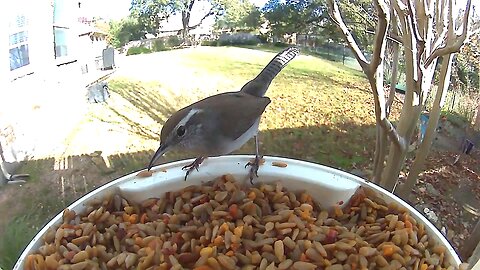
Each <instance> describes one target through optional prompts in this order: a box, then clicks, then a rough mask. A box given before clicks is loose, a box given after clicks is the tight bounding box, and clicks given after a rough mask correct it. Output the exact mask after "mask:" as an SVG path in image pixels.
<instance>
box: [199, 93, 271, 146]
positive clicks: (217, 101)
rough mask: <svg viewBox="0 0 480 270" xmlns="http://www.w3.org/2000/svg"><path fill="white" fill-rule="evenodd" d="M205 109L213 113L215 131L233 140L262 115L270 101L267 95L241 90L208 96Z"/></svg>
mask: <svg viewBox="0 0 480 270" xmlns="http://www.w3.org/2000/svg"><path fill="white" fill-rule="evenodd" d="M208 99H209V102H208V103H203V104H205V106H206V107H205V109H206V110H211V111H212V112H214V113H212V114H210V115H211V116H212V115H214V117H213V118H216V119H215V122H214V123H216V125H215V126H216V127H214V128H216V129H217V132H218V133H220V134H222V135H223V136H225V137H228V138H231V139H232V140H235V139H237V138H239V137H240V136H241V135H242V134H243V133H245V132H246V131H247V130H248V129H249V128H250V127H251V126H252V125H253V124H254V123H255V122H256V121H257V119H258V118H259V117H260V116H261V115H262V113H263V112H264V111H265V108H266V107H267V105H268V104H269V103H270V99H269V98H268V97H256V96H252V95H248V94H244V93H241V92H230V93H223V94H219V95H216V96H212V97H209V98H208Z"/></svg>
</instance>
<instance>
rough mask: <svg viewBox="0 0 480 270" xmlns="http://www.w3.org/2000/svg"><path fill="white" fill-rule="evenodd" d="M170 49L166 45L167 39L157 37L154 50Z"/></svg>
mask: <svg viewBox="0 0 480 270" xmlns="http://www.w3.org/2000/svg"><path fill="white" fill-rule="evenodd" d="M166 50H168V48H167V46H166V45H165V41H164V40H163V39H156V40H155V41H154V42H153V51H155V52H160V51H166Z"/></svg>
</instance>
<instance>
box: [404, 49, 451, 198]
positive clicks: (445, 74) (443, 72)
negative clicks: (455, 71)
mask: <svg viewBox="0 0 480 270" xmlns="http://www.w3.org/2000/svg"><path fill="white" fill-rule="evenodd" d="M452 60H453V56H452V54H448V55H445V56H443V57H442V67H441V69H440V75H439V80H440V81H439V83H438V87H437V93H436V94H435V100H434V101H433V106H432V110H431V111H430V115H429V120H428V127H427V131H426V132H425V137H424V138H423V141H422V143H421V145H420V148H419V149H418V150H417V156H416V157H415V161H414V162H413V166H412V167H411V168H410V172H409V174H408V177H407V180H406V181H405V184H403V185H402V186H401V187H400V188H399V190H398V192H397V194H398V195H399V196H400V197H403V198H405V199H406V198H407V196H408V194H410V192H411V190H412V189H413V187H414V186H415V184H416V183H417V177H418V175H419V174H420V172H421V171H422V170H423V166H424V164H425V159H426V158H427V155H428V153H429V152H430V148H431V146H432V142H433V139H434V138H435V135H436V133H437V132H436V130H437V126H438V120H439V119H440V113H441V111H442V107H443V103H444V101H445V95H446V94H447V89H448V85H449V82H450V75H451V71H452Z"/></svg>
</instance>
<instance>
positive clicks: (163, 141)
mask: <svg viewBox="0 0 480 270" xmlns="http://www.w3.org/2000/svg"><path fill="white" fill-rule="evenodd" d="M201 112H202V110H199V109H195V108H191V107H186V108H183V109H181V110H179V111H177V112H176V113H174V114H173V115H172V116H171V117H170V118H169V119H168V120H167V121H166V122H165V124H164V125H163V127H162V131H161V133H160V147H159V148H158V149H157V151H156V152H155V154H154V155H153V157H152V160H151V161H150V163H149V165H148V170H150V169H151V168H152V166H153V164H154V163H155V161H156V160H157V159H159V158H160V157H161V156H162V155H163V154H165V153H166V152H168V151H170V150H172V149H174V148H175V149H187V150H188V149H189V148H191V146H192V145H193V144H195V143H196V141H197V140H196V139H195V138H197V137H198V136H197V135H198V133H199V132H198V131H199V129H200V128H201V127H202V125H201V123H200V117H199V116H200V114H201Z"/></svg>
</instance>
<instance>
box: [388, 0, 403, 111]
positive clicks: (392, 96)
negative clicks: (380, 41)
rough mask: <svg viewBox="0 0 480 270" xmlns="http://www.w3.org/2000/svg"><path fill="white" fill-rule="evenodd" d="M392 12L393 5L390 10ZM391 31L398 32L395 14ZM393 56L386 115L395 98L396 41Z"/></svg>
mask: <svg viewBox="0 0 480 270" xmlns="http://www.w3.org/2000/svg"><path fill="white" fill-rule="evenodd" d="M390 12H391V13H392V14H393V7H392V10H391V11H390ZM392 31H393V34H397V32H398V25H397V18H396V17H395V16H393V17H392ZM392 46H393V57H392V74H391V76H390V92H389V94H388V100H387V104H386V105H385V107H386V110H387V111H386V113H387V117H388V116H389V115H390V112H391V108H392V104H393V100H394V99H395V87H396V84H397V76H398V57H399V54H400V53H399V49H400V48H399V45H398V43H393V44H392Z"/></svg>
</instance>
